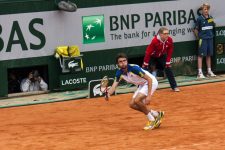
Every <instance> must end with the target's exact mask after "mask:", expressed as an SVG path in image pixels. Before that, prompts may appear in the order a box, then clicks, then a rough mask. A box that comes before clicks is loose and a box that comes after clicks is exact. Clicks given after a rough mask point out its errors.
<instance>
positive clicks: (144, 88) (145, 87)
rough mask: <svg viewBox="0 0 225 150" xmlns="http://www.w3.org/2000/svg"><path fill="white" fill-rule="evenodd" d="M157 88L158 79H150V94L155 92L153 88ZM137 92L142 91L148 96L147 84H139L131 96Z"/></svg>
mask: <svg viewBox="0 0 225 150" xmlns="http://www.w3.org/2000/svg"><path fill="white" fill-rule="evenodd" d="M157 88H158V81H157V80H156V79H153V80H152V90H151V95H153V93H154V92H155V90H156V89H157ZM138 93H142V94H144V95H145V96H148V84H147V83H146V84H144V85H139V86H138V89H137V90H136V91H135V92H134V95H133V98H135V97H136V96H137V94H138Z"/></svg>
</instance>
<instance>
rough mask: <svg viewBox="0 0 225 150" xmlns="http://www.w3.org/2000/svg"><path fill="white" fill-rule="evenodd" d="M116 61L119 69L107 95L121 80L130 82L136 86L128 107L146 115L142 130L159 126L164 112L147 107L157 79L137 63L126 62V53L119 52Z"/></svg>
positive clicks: (112, 91)
mask: <svg viewBox="0 0 225 150" xmlns="http://www.w3.org/2000/svg"><path fill="white" fill-rule="evenodd" d="M116 63H117V65H118V67H119V69H118V70H117V72H116V77H115V80H114V83H113V85H112V87H111V88H110V89H109V91H108V97H109V96H110V95H112V94H113V93H114V92H115V90H116V87H117V86H118V84H119V82H120V81H121V80H125V81H126V82H128V83H132V84H135V85H137V86H138V89H137V90H136V91H135V93H134V95H133V97H132V100H131V101H130V107H131V108H132V109H134V110H137V111H140V112H142V113H144V114H145V115H146V116H147V119H148V122H147V124H146V126H145V127H144V130H149V129H154V128H157V127H159V126H160V124H161V121H162V118H163V116H164V112H162V111H155V110H153V109H148V108H147V105H148V104H150V100H151V97H152V94H153V93H154V92H155V90H156V89H157V86H158V81H157V80H156V78H155V77H154V76H153V75H151V74H150V73H149V72H148V71H146V70H143V69H142V68H141V67H140V66H138V65H133V64H128V59H127V56H126V54H124V53H119V54H118V55H117V57H116Z"/></svg>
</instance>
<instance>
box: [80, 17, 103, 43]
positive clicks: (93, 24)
mask: <svg viewBox="0 0 225 150" xmlns="http://www.w3.org/2000/svg"><path fill="white" fill-rule="evenodd" d="M82 25H83V43H84V44H90V43H99V42H105V35H104V16H103V15H97V16H83V17H82Z"/></svg>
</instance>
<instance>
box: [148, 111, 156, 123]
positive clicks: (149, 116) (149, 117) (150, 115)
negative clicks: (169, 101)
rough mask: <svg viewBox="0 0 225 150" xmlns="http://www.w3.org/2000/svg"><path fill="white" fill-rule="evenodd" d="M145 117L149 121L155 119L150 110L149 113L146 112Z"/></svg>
mask: <svg viewBox="0 0 225 150" xmlns="http://www.w3.org/2000/svg"><path fill="white" fill-rule="evenodd" d="M147 118H148V120H150V121H155V118H154V117H153V116H152V114H151V112H149V113H148V114H147Z"/></svg>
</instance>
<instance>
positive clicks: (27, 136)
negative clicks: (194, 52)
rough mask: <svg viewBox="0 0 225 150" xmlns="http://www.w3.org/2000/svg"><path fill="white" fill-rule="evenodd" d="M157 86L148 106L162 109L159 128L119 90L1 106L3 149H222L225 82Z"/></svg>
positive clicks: (128, 96) (224, 116) (0, 141)
mask: <svg viewBox="0 0 225 150" xmlns="http://www.w3.org/2000/svg"><path fill="white" fill-rule="evenodd" d="M181 90H182V92H179V93H175V92H171V90H170V89H162V90H157V91H156V92H155V94H154V96H153V99H152V102H151V106H152V108H154V109H158V110H159V109H160V110H164V111H165V117H164V120H163V122H162V125H161V127H160V128H159V129H155V130H149V131H144V130H142V128H143V126H144V125H145V123H146V118H145V116H144V115H143V114H141V113H139V112H137V111H134V110H132V109H130V108H129V107H128V102H129V100H130V98H131V97H132V93H130V94H120V95H117V96H113V97H111V99H110V101H109V102H107V101H105V100H104V99H103V98H97V99H81V100H75V101H65V102H57V103H48V104H40V105H30V106H23V107H11V108H2V109H0V121H1V125H0V139H1V140H0V147H1V149H2V150H15V149H17V150H87V149H88V150H149V149H151V150H223V149H224V147H225V144H224V141H225V128H224V125H225V92H224V91H225V82H217V83H209V84H202V85H194V86H187V87H181Z"/></svg>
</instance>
